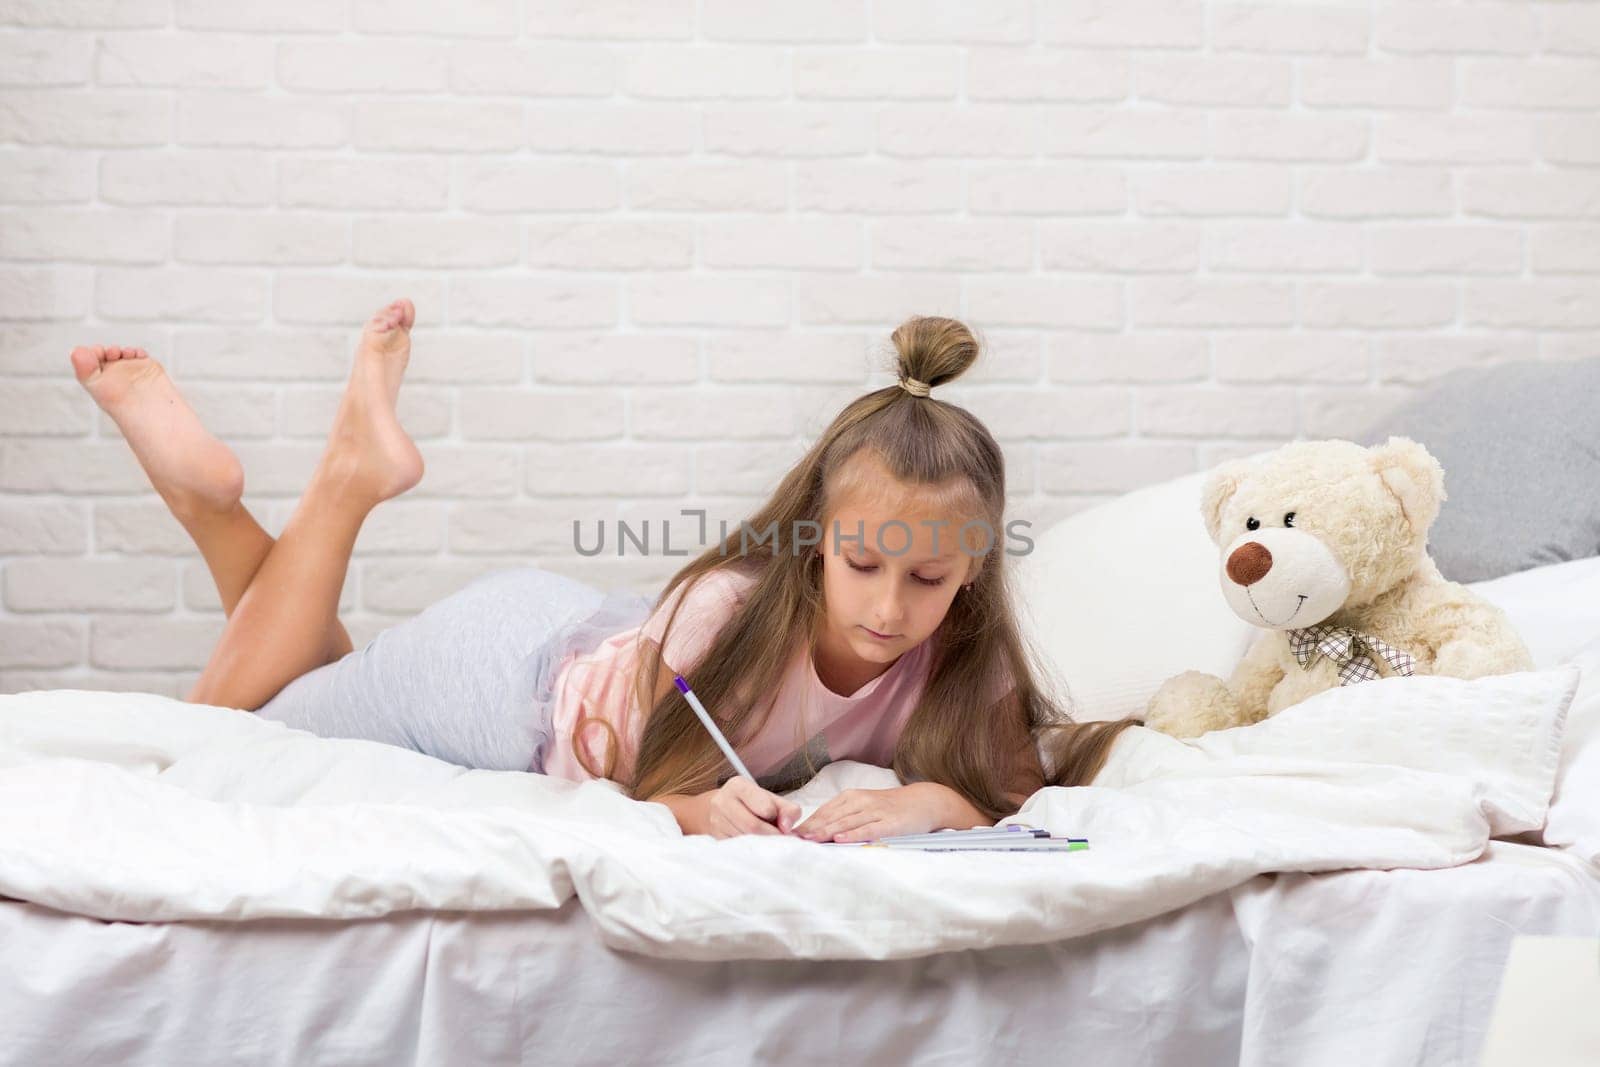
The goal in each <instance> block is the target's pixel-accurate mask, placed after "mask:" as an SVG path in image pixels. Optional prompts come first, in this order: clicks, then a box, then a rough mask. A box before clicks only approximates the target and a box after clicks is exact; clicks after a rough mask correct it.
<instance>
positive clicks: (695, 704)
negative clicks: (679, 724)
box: [672, 674, 756, 782]
mask: <svg viewBox="0 0 1600 1067" xmlns="http://www.w3.org/2000/svg"><path fill="white" fill-rule="evenodd" d="M672 684H673V685H675V686H677V687H678V692H680V693H682V694H683V696H684V699H685V700H687V701H688V702H689V706H690V707H691V708H693V709H694V713H695V714H696V715H698V716H700V721H701V722H702V723H704V724H705V727H706V730H707V731H708V732H709V733H710V734H711V740H713V741H715V742H716V743H717V747H718V748H720V749H722V754H723V755H724V756H727V757H728V762H729V763H731V764H733V769H734V770H735V771H738V772H739V775H740V776H741V777H744V778H748V779H750V780H751V781H752V782H753V781H755V780H756V776H755V775H753V774H751V773H750V768H748V767H746V766H745V765H744V762H743V761H742V760H740V759H739V755H738V753H736V752H734V750H733V746H732V745H730V744H728V739H727V738H726V737H723V736H722V731H721V730H719V729H717V724H716V723H715V722H713V721H712V719H711V713H710V712H708V711H706V706H705V705H704V704H702V703H700V698H699V697H697V696H695V695H694V690H693V689H690V688H689V683H688V682H686V681H685V680H684V678H683V675H681V674H675V675H673V676H672Z"/></svg>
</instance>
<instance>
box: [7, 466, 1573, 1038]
mask: <svg viewBox="0 0 1600 1067" xmlns="http://www.w3.org/2000/svg"><path fill="white" fill-rule="evenodd" d="M1197 489H1198V478H1197V477H1193V478H1189V479H1178V480H1176V481H1174V482H1172V483H1169V484H1167V485H1164V486H1158V487H1153V488H1152V489H1150V490H1145V491H1141V492H1138V493H1133V494H1128V495H1127V496H1126V497H1124V498H1120V499H1119V500H1118V501H1116V502H1114V503H1113V504H1111V505H1107V506H1105V507H1102V508H1097V509H1093V510H1092V511H1089V512H1085V513H1083V514H1081V515H1079V516H1074V517H1073V518H1072V519H1070V520H1068V521H1067V522H1065V523H1062V524H1060V525H1059V526H1057V527H1055V528H1053V529H1052V530H1051V531H1049V533H1048V535H1047V536H1044V537H1041V538H1040V540H1039V551H1037V552H1036V553H1035V555H1034V558H1032V559H1030V560H1028V561H1025V562H1024V564H1023V565H1022V566H1021V567H1020V568H1019V576H1020V578H1021V582H1020V589H1021V594H1022V600H1021V602H1020V603H1019V607H1020V608H1021V609H1022V610H1023V611H1025V612H1026V613H1027V614H1028V615H1029V618H1030V620H1031V622H1030V625H1031V626H1032V627H1033V628H1034V632H1035V635H1036V638H1037V641H1038V644H1039V645H1040V647H1041V649H1042V650H1043V651H1044V652H1045V653H1046V654H1047V656H1048V657H1049V658H1050V660H1051V662H1052V663H1053V664H1054V666H1055V667H1056V669H1057V673H1058V674H1059V676H1060V682H1061V684H1062V686H1063V695H1064V697H1066V698H1068V699H1071V700H1072V701H1073V702H1074V706H1075V708H1076V710H1077V712H1078V713H1079V715H1080V717H1089V718H1116V717H1119V716H1121V715H1124V714H1127V713H1129V712H1130V711H1135V710H1137V709H1138V707H1139V705H1140V702H1141V700H1143V699H1145V698H1147V696H1148V694H1149V692H1151V691H1153V688H1154V686H1155V685H1158V684H1159V682H1160V680H1161V679H1162V678H1164V677H1167V676H1168V675H1170V674H1172V673H1176V672H1177V671H1179V670H1183V669H1190V668H1197V669H1207V670H1211V671H1213V672H1215V673H1225V672H1226V670H1227V668H1228V667H1229V666H1230V665H1231V663H1232V662H1233V661H1234V660H1235V659H1236V658H1237V657H1238V655H1240V654H1241V653H1242V651H1243V647H1244V644H1245V642H1246V641H1247V640H1248V638H1249V631H1248V629H1247V628H1243V627H1242V625H1241V624H1239V623H1238V621H1237V620H1236V619H1233V617H1232V616H1231V614H1230V613H1228V612H1227V610H1226V608H1225V606H1224V605H1223V604H1222V603H1221V598H1220V596H1218V595H1217V594H1216V591H1215V588H1214V586H1213V585H1212V584H1211V583H1212V581H1213V579H1212V574H1213V573H1214V570H1213V568H1214V566H1215V558H1214V550H1213V549H1211V547H1210V545H1209V542H1208V541H1207V540H1205V538H1204V533H1203V531H1202V530H1200V529H1198V520H1197V518H1194V519H1193V521H1188V520H1183V521H1180V520H1179V519H1176V518H1174V516H1186V515H1187V516H1191V517H1192V513H1193V502H1194V499H1195V494H1196V492H1197ZM1542 528H1543V529H1548V527H1547V526H1545V527H1542ZM1590 532H1592V531H1590ZM1583 536H1588V532H1586V533H1584V534H1583ZM1502 540H1504V539H1502ZM1107 544H1114V545H1115V546H1116V548H1115V552H1116V553H1120V554H1121V555H1122V556H1123V557H1125V560H1126V561H1133V562H1128V563H1127V566H1126V567H1121V566H1119V563H1118V561H1117V560H1115V559H1111V558H1108V556H1107V555H1106V552H1105V550H1104V546H1105V545H1107ZM1096 546H1099V554H1098V555H1097V557H1096V558H1097V559H1098V561H1099V563H1100V564H1101V565H1100V566H1097V567H1094V568H1084V567H1081V566H1075V567H1069V566H1066V565H1065V564H1064V562H1063V561H1072V560H1077V561H1081V560H1082V559H1084V558H1085V554H1086V553H1088V552H1090V551H1096ZM1541 551H1545V549H1541ZM1555 558H1556V559H1563V558H1565V561H1564V562H1551V561H1550V560H1549V559H1548V558H1545V559H1538V560H1523V561H1521V562H1520V563H1519V562H1517V561H1511V562H1510V563H1503V564H1502V565H1501V569H1500V570H1499V572H1498V573H1500V574H1502V575H1503V576H1501V577H1498V578H1495V579H1493V580H1488V581H1483V582H1479V583H1477V584H1476V585H1475V586H1474V587H1475V588H1476V589H1477V590H1478V591H1479V592H1481V593H1482V594H1483V595H1484V596H1486V597H1488V598H1489V599H1490V600H1491V601H1493V602H1494V603H1497V604H1499V605H1500V606H1501V607H1503V608H1504V609H1505V610H1506V611H1507V612H1508V614H1509V615H1510V616H1511V618H1512V620H1513V622H1514V623H1515V624H1516V625H1517V626H1518V628H1519V630H1520V631H1521V632H1522V634H1523V636H1524V638H1525V639H1526V640H1527V642H1528V644H1529V647H1530V648H1531V649H1532V651H1533V652H1534V657H1535V662H1536V667H1537V669H1536V670H1535V671H1534V672H1529V673H1526V674H1521V675H1514V676H1506V677H1503V678H1499V679H1483V680H1479V681H1477V682H1470V683H1469V682H1458V681H1455V680H1451V679H1423V678H1417V679H1386V680H1384V681H1381V682H1376V683H1366V684H1364V685H1360V686H1353V687H1349V688H1347V689H1344V690H1339V691H1336V692H1334V693H1331V694H1324V695H1323V697H1319V698H1316V699H1314V700H1312V701H1307V702H1306V703H1305V704H1304V705H1300V706H1297V707H1296V708H1292V709H1288V710H1286V711H1285V712H1283V713H1281V714H1280V715H1278V716H1275V717H1274V718H1273V719H1270V720H1268V721H1267V722H1265V723H1261V724H1257V725H1255V726H1251V727H1245V728H1242V729H1239V730H1232V731H1225V732H1221V733H1217V734H1211V735H1207V736H1206V737H1204V738H1199V739H1194V740H1190V741H1181V742H1180V741H1177V740H1175V739H1171V738H1166V737H1163V736H1162V735H1158V734H1154V733H1153V732H1151V731H1145V730H1142V729H1138V730H1132V731H1129V732H1128V733H1127V734H1126V735H1124V738H1123V740H1121V741H1119V742H1118V745H1117V747H1116V749H1115V751H1114V752H1113V758H1112V760H1111V762H1110V763H1109V764H1108V767H1107V769H1106V771H1105V772H1103V773H1102V775H1101V776H1100V777H1099V778H1097V779H1096V781H1095V783H1094V784H1093V785H1092V786H1090V787H1087V788H1084V789H1074V790H1043V791H1041V793H1040V794H1036V795H1035V797H1034V798H1032V799H1030V801H1029V804H1028V805H1026V806H1025V807H1024V808H1023V810H1022V811H1021V812H1019V813H1018V815H1017V816H1016V817H1015V819H1016V820H1017V821H1027V822H1031V823H1032V824H1034V825H1045V826H1048V827H1051V828H1052V829H1053V830H1055V829H1059V830H1063V831H1067V832H1071V833H1073V834H1074V835H1078V836H1088V837H1089V838H1090V840H1091V849H1090V851H1089V852H1086V853H1073V854H1070V855H1068V856H1054V857H1039V856H1031V857H998V859H999V860H1000V862H996V863H989V862H985V863H983V864H981V865H980V864H974V863H972V862H971V859H972V857H970V856H969V857H958V856H951V855H942V856H940V855H929V854H892V855H891V854H886V853H879V854H878V855H877V857H876V859H875V860H874V859H872V858H871V857H868V856H866V855H864V854H863V853H861V852H860V851H858V850H833V851H832V852H831V854H830V855H828V856H827V857H825V858H824V857H822V856H821V854H820V853H819V852H817V851H816V850H818V849H820V848H822V846H815V845H809V844H807V843H803V842H797V841H793V840H787V839H784V840H775V839H771V838H765V839H756V838H747V839H742V840H738V841H730V842H713V841H711V840H710V839H708V838H693V839H686V838H682V837H681V835H678V834H677V829H676V824H675V823H673V822H672V821H671V817H670V815H669V814H668V813H666V811H665V809H664V808H661V807H659V806H657V805H640V804H634V803H633V802H631V801H628V800H627V799H626V798H625V797H623V796H621V795H620V792H619V791H616V790H612V789H608V788H606V785H605V784H604V783H585V784H583V785H581V786H579V785H577V784H576V783H560V782H555V781H552V780H548V779H544V778H542V776H530V775H513V774H508V773H504V772H487V771H467V770H465V769H463V768H456V767H451V766H450V765H448V764H443V763H440V762H439V761H435V760H431V759H428V758H427V757H424V756H420V755H418V754H415V753H410V752H405V751H402V750H399V749H392V748H388V747H386V746H380V745H373V744H370V743H367V742H359V741H342V740H331V739H321V738H313V737H310V736H309V735H304V734H300V733H298V732H297V731H292V730H288V729H287V728H284V727H282V726H281V725H280V724H272V723H264V722H262V721H260V720H257V719H255V718H254V717H252V716H248V715H245V714H243V713H238V712H232V711H230V710H229V709H210V708H202V707H196V706H193V705H183V704H180V703H178V702H176V701H171V700H168V699H166V698H162V697H157V696H153V695H149V694H114V693H90V692H84V691H71V690H60V691H46V692H35V693H24V694H14V695H11V696H0V812H4V813H5V814H4V815H3V816H0V963H3V967H0V976H3V977H0V1035H3V1041H0V1062H3V1063H6V1064H30V1065H31V1064H38V1063H54V1062H74V1063H107V1064H110V1063H115V1064H162V1065H165V1064H172V1063H189V1062H204V1063H208V1064H232V1063H238V1064H280V1063H281V1064H296V1065H300V1064H324V1063H325V1064H369V1063H370V1064H385V1065H390V1064H404V1063H421V1064H458V1063H474V1064H498V1063H524V1062H541V1063H542V1062H555V1063H575V1064H589V1063H595V1064H602V1063H603V1064H608V1065H611V1064H616V1063H660V1064H675V1063H695V1064H707V1063H711V1064H721V1063H729V1064H734V1063H737V1064H744V1063H794V1062H809V1061H813V1060H815V1059H818V1058H821V1059H823V1060H824V1061H826V1062H842V1063H896V1064H898V1063H919V1064H920V1063H973V1062H977V1063H1007V1064H1031V1063H1041V1064H1042V1063H1051V1064H1054V1063H1060V1062H1063V1061H1067V1060H1072V1061H1082V1062H1090V1063H1141V1064H1152V1065H1158V1064H1168V1063H1170V1064H1183V1065H1186V1067H1187V1065H1193V1064H1232V1063H1239V1064H1249V1065H1269V1064H1294V1065H1297V1067H1298V1065H1316V1064H1339V1065H1346V1064H1349V1063H1352V1062H1360V1063H1363V1064H1368V1065H1374V1067H1376V1065H1385V1064H1407V1065H1411V1064H1440V1065H1444V1064H1464V1063H1474V1062H1477V1058H1478V1055H1479V1050H1480V1049H1481V1048H1482V1047H1483V1045H1484V1042H1485V1038H1486V1035H1487V1031H1488V1026H1489V1021H1490V1018H1491V1015H1492V1009H1493V1007H1494V1002H1495V997H1496V994H1497V991H1498V988H1499V982H1500V976H1501V972H1502V970H1503V968H1504V966H1505V963H1506V960H1507V957H1508V955H1509V953H1510V951H1511V945H1512V942H1513V939H1515V938H1516V937H1518V936H1519V935H1567V936H1582V937H1597V936H1600V558H1596V557H1594V554H1593V552H1592V551H1591V552H1589V553H1587V555H1585V556H1584V557H1583V558H1578V557H1577V554H1576V553H1569V554H1568V556H1567V557H1562V556H1559V555H1558V556H1557V557H1555ZM1135 567H1136V571H1135V570H1134V569H1132V568H1135ZM1507 567H1512V568H1518V567H1519V568H1520V569H1515V570H1507ZM1135 573H1136V574H1137V579H1138V580H1137V581H1134V580H1132V578H1131V576H1132V575H1134V574H1135ZM1074 583H1076V584H1074ZM1113 593H1114V596H1113ZM1066 603H1075V604H1079V605H1081V604H1085V603H1089V604H1097V605H1101V606H1102V609H1103V610H1101V611H1100V612H1099V613H1098V614H1095V615H1094V616H1093V617H1087V618H1086V617H1085V613H1083V612H1081V611H1080V612H1072V611H1065V612H1064V611H1062V610H1061V605H1062V604H1066ZM1157 604H1161V605H1172V604H1177V605H1179V608H1178V609H1172V610H1165V611H1162V612H1159V613H1157V612H1155V610H1154V607H1153V606H1154V605H1157ZM1118 613H1120V614H1118ZM1130 627H1139V628H1140V630H1141V632H1142V633H1144V634H1145V635H1146V636H1147V637H1149V638H1150V640H1148V641H1146V642H1144V643H1143V644H1142V646H1141V651H1140V652H1139V654H1138V655H1137V656H1133V655H1128V654H1127V651H1128V650H1127V648H1126V645H1125V643H1120V642H1117V641H1116V640H1114V635H1115V634H1116V633H1117V632H1119V631H1120V632H1127V631H1128V629H1129V628H1130ZM1163 628H1165V632H1163ZM1108 635H1111V636H1108ZM1169 637H1170V638H1171V639H1170V640H1168V639H1167V638H1169ZM888 773H889V772H886V771H883V770H882V769H881V768H872V767H867V766H864V765H859V764H853V763H851V762H849V761H839V762H836V763H834V764H830V765H828V766H827V767H825V768H824V769H823V772H822V773H821V774H820V775H818V777H817V778H816V779H813V780H812V781H811V782H810V783H807V785H806V786H804V787H802V788H801V789H800V790H797V791H796V792H794V793H792V794H790V795H791V797H793V798H794V799H796V800H797V801H799V802H800V803H801V804H802V807H803V808H805V809H807V810H808V811H809V810H811V809H814V808H815V807H816V806H817V805H819V804H820V803H822V802H823V801H824V800H825V799H826V798H827V797H828V796H831V795H832V794H833V793H834V792H837V791H838V790H839V789H841V788H847V787H850V786H852V785H856V786H872V785H889V784H893V780H892V775H889V778H888V779H887V780H886V779H885V778H884V777H883V776H884V775H886V774H888ZM807 850H809V851H807ZM990 858H991V859H994V858H995V857H994V856H993V855H992V854H991V857H990ZM1050 862H1054V863H1055V864H1056V866H1054V867H1048V868H1047V867H1044V866H1041V864H1044V863H1050Z"/></svg>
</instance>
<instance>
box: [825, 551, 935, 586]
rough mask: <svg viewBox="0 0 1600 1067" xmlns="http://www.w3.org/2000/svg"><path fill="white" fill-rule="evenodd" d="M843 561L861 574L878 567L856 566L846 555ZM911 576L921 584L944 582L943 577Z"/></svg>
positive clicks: (868, 572)
mask: <svg viewBox="0 0 1600 1067" xmlns="http://www.w3.org/2000/svg"><path fill="white" fill-rule="evenodd" d="M844 561H845V563H846V565H848V566H849V568H850V569H851V570H853V571H860V572H861V573H862V574H870V573H871V572H872V571H875V570H877V569H878V568H877V565H876V564H874V565H873V566H870V567H858V566H856V565H855V564H854V563H852V562H851V561H850V557H849V556H846V557H845V559H844ZM911 577H912V579H913V580H915V581H917V582H918V583H920V584H922V585H943V584H944V579H943V578H923V577H922V576H920V575H916V574H913V575H912V576H911Z"/></svg>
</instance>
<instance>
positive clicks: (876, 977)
mask: <svg viewBox="0 0 1600 1067" xmlns="http://www.w3.org/2000/svg"><path fill="white" fill-rule="evenodd" d="M1596 933H1600V873H1597V872H1595V871H1594V870H1593V869H1592V868H1590V867H1588V865H1586V864H1585V863H1583V862H1582V861H1581V860H1579V859H1577V858H1576V857H1574V856H1573V855H1572V854H1571V853H1570V852H1569V851H1566V850H1561V849H1547V848H1541V847H1537V846H1533V845H1524V844H1516V843H1512V842H1507V841H1495V842H1492V843H1491V845H1490V847H1489V851H1488V852H1487V853H1486V854H1485V855H1484V857H1482V858H1480V859H1479V860H1477V861H1475V862H1473V863H1469V864H1466V865H1463V866H1460V867H1454V868H1446V869H1441V870H1409V869H1399V870H1392V871H1340V872H1331V873H1324V874H1317V875H1308V874H1299V873H1296V874H1278V875H1260V876H1257V877H1256V878H1254V879H1252V880H1251V881H1249V882H1247V883H1245V884H1244V885H1242V886H1239V887H1237V888H1235V889H1233V890H1231V891H1229V892H1226V893H1220V894H1216V895H1213V896H1210V897H1207V898H1205V899H1204V900H1201V901H1198V902H1196V903H1194V904H1191V905H1189V906H1188V907H1185V908H1183V909H1180V910H1178V911H1174V912H1169V913H1167V914H1165V915H1162V916H1159V917H1157V918H1154V919H1149V920H1146V921H1144V922H1140V923H1134V924H1131V925H1128V926H1123V927H1119V928H1117V929H1113V930H1107V931H1102V932H1101V933H1098V934H1091V935H1088V936H1085V937H1079V938H1074V939H1071V940H1066V941H1058V942H1052V943H1048V944H1041V945H1024V946H1010V947H1003V948H991V949H982V950H970V951H962V952H951V953H941V954H938V955H932V956H921V957H916V958H912V959H903V960H888V961H849V960H833V961H802V960H722V961H690V960H664V959H658V958H655V957H649V956H642V955H637V954H634V953H628V952H618V951H615V950H613V949H609V948H607V947H605V945H604V944H603V943H602V942H601V940H600V938H599V937H598V936H597V934H596V931H595V930H594V927H593V924H592V923H591V922H590V920H589V918H588V916H587V914H586V913H585V912H584V910H583V909H582V907H581V906H579V905H578V904H577V902H576V901H568V902H567V903H566V904H565V905H563V906H562V907H561V908H560V909H559V910H556V911H541V912H523V913H490V912H475V913H450V914H428V913H423V912H404V913H397V914H393V915H388V916H384V917H381V918H376V919H365V920H332V921H329V920H311V919H263V920H257V921H253V922H246V923H237V922H197V921H191V922H183V923H126V922H106V921H103V920H99V919H92V918H87V917H83V916H76V915H68V914H65V913H62V912H56V911H53V910H50V909H48V908H43V907H39V906H37V905H34V904H28V903H24V902H21V901H5V902H3V903H0V1034H4V1035H5V1039H6V1040H5V1042H4V1043H3V1046H0V1063H4V1064H8V1065H9V1064H18V1065H21V1064H38V1063H43V1062H82V1063H106V1064H109V1063H116V1064H126V1065H129V1067H138V1065H142V1064H151V1065H155V1064H161V1065H165V1064H170V1063H175V1062H206V1063H215V1064H233V1063H238V1064H245V1063H248V1064H283V1065H286V1067H287V1065H296V1067H298V1065H302V1064H335V1063H337V1064H351V1065H360V1064H383V1065H386V1067H388V1065H400V1064H407V1063H415V1064H456V1063H464V1062H471V1063H475V1064H485V1065H491V1064H501V1063H528V1062H559V1063H573V1064H590V1063H593V1064H606V1065H607V1067H613V1065H615V1064H618V1063H635V1062H650V1063H661V1064H677V1063H684V1064H689V1063H694V1064H712V1065H714V1064H723V1063H727V1064H735V1063H738V1064H743V1063H796V1062H874V1063H889V1062H893V1063H906V1064H924V1063H952V1064H957V1063H959V1064H969V1063H984V1062H1006V1063H1010V1064H1019V1065H1025V1064H1034V1063H1038V1064H1052V1065H1054V1064H1059V1063H1061V1062H1063V1054H1064V1051H1065V1050H1070V1051H1071V1058H1072V1059H1073V1060H1074V1061H1075V1062H1084V1063H1111V1062H1119V1063H1120V1062H1137V1063H1141V1064H1147V1065H1151V1067H1163V1065H1167V1064H1172V1065H1183V1067H1200V1065H1207V1064H1234V1063H1238V1064H1241V1065H1245V1067H1269V1065H1279V1064H1285V1065H1287V1064H1292V1065H1296V1067H1299V1065H1310V1067H1317V1065H1319V1064H1337V1065H1340V1067H1344V1065H1347V1064H1350V1063H1360V1064H1362V1065H1363V1067H1385V1065H1389V1064H1396V1065H1399V1064H1405V1065H1408V1067H1409V1065H1422V1067H1433V1065H1438V1067H1444V1065H1455V1064H1466V1063H1474V1062H1476V1060H1477V1055H1478V1051H1479V1049H1480V1048H1481V1046H1482V1043H1483V1041H1484V1039H1485V1037H1486V1034H1487V1028H1488V1025H1489V1020H1490V1016H1491V1011H1492V1008H1493V1004H1494V998H1495V995H1496V992H1497V990H1498V987H1499V978H1500V974H1501V971H1502V970H1503V967H1504V963H1505V959H1506V957H1507V954H1508V953H1509V951H1510V945H1511V939H1512V938H1513V937H1514V936H1516V935H1517V934H1566V935H1580V936H1581V935H1590V936H1592V935H1594V934H1596ZM664 1035H667V1036H668V1037H669V1038H670V1039H669V1040H667V1041H665V1042H663V1036H664Z"/></svg>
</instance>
